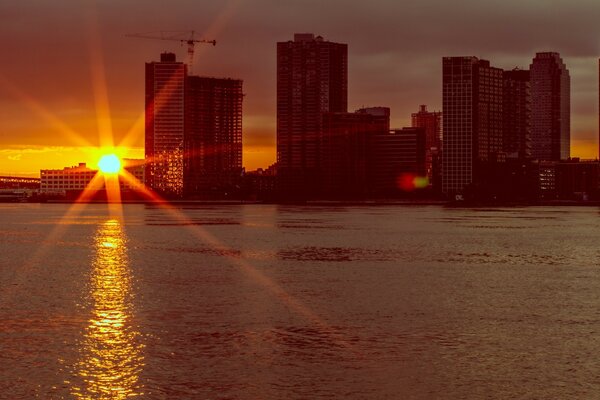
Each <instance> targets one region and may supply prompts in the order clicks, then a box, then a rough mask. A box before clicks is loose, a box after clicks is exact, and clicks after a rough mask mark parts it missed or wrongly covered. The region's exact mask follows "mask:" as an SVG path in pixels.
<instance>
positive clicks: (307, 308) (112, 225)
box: [0, 204, 600, 399]
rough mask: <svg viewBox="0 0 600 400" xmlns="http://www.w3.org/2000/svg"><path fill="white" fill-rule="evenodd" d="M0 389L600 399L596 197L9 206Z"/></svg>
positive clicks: (71, 394)
mask: <svg viewBox="0 0 600 400" xmlns="http://www.w3.org/2000/svg"><path fill="white" fill-rule="evenodd" d="M0 221H1V224H0V393H2V395H0V397H1V398H10V399H18V398H36V397H37V398H42V399H77V398H84V399H87V398H89V399H119V398H129V397H136V396H140V397H143V398H151V399H173V398H182V399H195V398H198V399H281V398H293V399H300V398H302V399H304V398H307V399H308V398H311V399H318V398H351V399H397V398H409V399H410V398H415V399H429V398H516V397H518V398H565V397H575V398H592V397H598V396H600V363H599V362H598V361H597V358H598V357H597V355H598V354H600V340H599V337H600V336H599V334H600V271H599V267H600V246H598V238H600V213H599V210H598V209H595V208H576V207H572V208H571V207H569V208H559V207H553V208H542V207H530V208H500V209H475V210H471V209H448V208H442V207H434V206H431V207H413V206H407V207H402V206H389V207H388V206H380V207H376V206H374V207H340V208H328V207H291V206H272V205H244V206H242V205H240V206H223V207H219V206H210V207H208V206H206V207H202V206H198V207H191V206H185V207H176V208H174V209H171V210H164V209H162V208H160V207H150V206H144V205H126V206H123V209H122V213H120V212H119V210H118V209H113V210H109V209H108V208H107V206H106V205H87V206H75V207H74V208H72V207H71V205H59V204H42V205H38V204H31V205H29V204H4V205H0Z"/></svg>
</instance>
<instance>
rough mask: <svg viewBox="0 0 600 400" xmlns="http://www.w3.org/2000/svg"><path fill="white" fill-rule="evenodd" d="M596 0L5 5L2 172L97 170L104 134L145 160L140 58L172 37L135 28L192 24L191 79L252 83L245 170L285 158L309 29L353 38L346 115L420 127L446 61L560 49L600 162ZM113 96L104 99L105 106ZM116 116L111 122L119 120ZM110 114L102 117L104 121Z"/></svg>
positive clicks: (586, 146) (578, 152) (575, 136)
mask: <svg viewBox="0 0 600 400" xmlns="http://www.w3.org/2000/svg"><path fill="white" fill-rule="evenodd" d="M599 15H600V2H598V1H597V0H571V1H564V0H557V1H553V2H552V5H550V2H548V1H547V0H528V1H522V0H503V1H492V0H490V1H480V0H468V1H467V0H458V1H455V2H449V1H447V0H435V1H434V0H422V1H398V0H373V1H371V2H366V1H354V0H285V1H282V0H215V1H208V0H188V1H185V0H171V1H168V2H167V1H158V0H144V1H141V0H140V1H118V0H104V1H96V2H94V1H81V0H73V1H71V0H60V1H47V0H38V1H29V0H23V1H18V2H16V1H7V0H4V1H2V2H0V43H1V47H0V48H1V49H2V53H3V54H2V63H1V64H0V102H1V107H0V175H7V174H11V175H24V176H37V175H39V169H40V168H62V167H64V166H69V165H74V164H76V163H78V162H80V161H82V162H83V161H87V162H89V163H94V162H95V161H96V160H95V157H96V156H97V152H96V150H95V146H98V145H99V144H100V142H99V136H100V135H99V131H106V130H107V129H108V130H110V129H112V130H113V132H114V137H115V142H116V143H120V142H121V140H122V139H123V138H124V137H126V136H127V137H128V139H130V140H128V145H127V149H123V152H122V155H124V156H130V157H139V158H141V157H143V144H144V143H143V136H144V135H143V124H142V123H140V121H142V120H140V116H141V115H142V113H143V110H144V63H145V62H148V61H154V60H158V58H159V54H160V53H161V52H162V51H165V50H168V51H173V52H175V53H177V55H178V58H179V59H180V60H182V61H185V56H186V48H185V46H184V47H182V46H180V45H179V43H176V42H163V41H153V40H144V39H136V38H130V37H125V35H126V34H128V33H141V32H150V31H160V30H192V29H193V30H196V31H197V32H198V33H199V34H200V35H199V36H200V37H203V38H206V39H216V40H217V46H216V47H212V46H208V45H206V46H203V45H199V46H197V47H196V58H195V64H194V72H195V73H197V74H199V75H206V76H215V77H231V78H237V79H243V80H244V92H245V94H246V96H245V98H244V155H243V156H244V166H245V167H246V168H247V169H255V168H257V167H266V166H268V165H269V164H271V163H273V162H274V160H275V110H276V109H275V91H276V90H275V89H276V87H275V86H276V76H275V71H276V60H275V58H276V42H277V41H285V40H290V39H292V37H293V34H294V32H312V33H315V34H320V35H322V36H324V37H325V39H327V40H331V41H336V42H343V43H347V44H348V52H349V54H348V57H349V110H354V109H356V108H359V107H362V106H388V107H390V108H391V109H392V125H393V126H394V127H402V126H407V125H409V124H410V113H411V112H413V111H416V110H417V109H418V105H419V104H428V105H429V108H430V109H440V108H441V58H442V57H443V56H452V55H475V56H478V57H481V58H486V59H489V60H490V61H491V62H492V65H494V66H497V67H501V68H506V69H509V68H513V67H517V66H518V67H522V68H528V66H529V64H530V62H531V59H532V57H533V55H534V53H535V52H536V51H558V52H560V53H561V55H562V57H563V59H564V61H565V62H566V64H567V67H568V68H569V70H570V72H571V87H572V96H571V98H572V104H571V109H572V111H571V112H572V114H571V115H572V116H571V121H572V141H571V153H572V155H573V156H580V157H583V158H595V157H597V154H598V153H597V147H598V146H597V135H598V112H597V110H598V55H599V54H600V48H599V47H600V26H599V25H598V16H599ZM106 100H107V101H106ZM109 113H110V117H109ZM99 119H100V121H99Z"/></svg>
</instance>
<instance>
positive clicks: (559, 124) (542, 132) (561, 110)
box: [530, 53, 571, 161]
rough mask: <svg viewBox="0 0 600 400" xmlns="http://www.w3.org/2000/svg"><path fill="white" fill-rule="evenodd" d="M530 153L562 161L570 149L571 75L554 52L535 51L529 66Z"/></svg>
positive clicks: (539, 157)
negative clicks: (530, 105) (530, 108)
mask: <svg viewBox="0 0 600 400" xmlns="http://www.w3.org/2000/svg"><path fill="white" fill-rule="evenodd" d="M530 71H531V101H532V114H531V115H532V156H533V158H537V159H539V160H544V161H557V160H564V159H567V158H569V157H570V151H571V142H570V141H571V108H570V107H571V100H570V96H571V78H570V76H569V70H568V69H567V67H566V66H565V64H564V63H563V60H562V59H561V58H560V55H559V54H558V53H537V54H536V56H535V58H534V59H533V62H532V64H531V66H530Z"/></svg>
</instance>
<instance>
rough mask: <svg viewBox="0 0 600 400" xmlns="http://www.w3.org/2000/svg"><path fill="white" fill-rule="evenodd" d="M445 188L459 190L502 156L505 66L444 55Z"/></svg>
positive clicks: (444, 190) (443, 160)
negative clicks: (503, 69)
mask: <svg viewBox="0 0 600 400" xmlns="http://www.w3.org/2000/svg"><path fill="white" fill-rule="evenodd" d="M442 66H443V79H442V82H443V109H442V112H443V115H444V118H443V131H444V143H443V146H444V148H443V158H442V191H443V192H444V193H446V194H449V195H452V194H459V193H462V192H463V191H464V189H465V188H466V187H467V186H469V185H471V184H473V183H478V182H480V181H481V180H483V178H484V175H485V171H486V169H487V168H486V167H487V165H488V164H489V163H493V162H496V161H497V160H498V159H500V158H501V157H502V70H501V69H499V68H494V67H491V66H490V63H489V61H486V60H479V59H478V58H477V57H444V59H443V62H442Z"/></svg>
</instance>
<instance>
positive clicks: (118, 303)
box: [71, 219, 144, 399]
mask: <svg viewBox="0 0 600 400" xmlns="http://www.w3.org/2000/svg"><path fill="white" fill-rule="evenodd" d="M126 245H127V237H126V235H125V232H124V230H123V227H122V226H121V221H120V220H119V219H109V220H107V221H105V222H104V223H102V224H101V225H100V226H99V227H98V230H97V232H96V236H95V238H94V247H95V258H94V261H93V265H92V268H93V269H92V274H91V280H90V285H89V287H90V300H91V302H92V313H91V316H90V319H89V325H88V326H87V328H86V330H85V333H84V338H83V340H82V342H81V344H80V348H79V353H80V360H79V361H78V362H77V364H76V365H75V368H74V374H75V375H76V376H77V378H79V379H77V381H78V382H79V383H80V384H81V386H77V385H73V386H72V390H71V393H72V394H73V396H75V397H77V398H81V399H125V398H129V397H135V396H139V395H143V392H142V389H143V388H142V385H141V384H140V383H139V381H138V378H139V374H140V372H141V370H142V368H143V366H144V356H143V352H142V350H143V345H142V344H141V343H140V341H139V336H140V334H139V332H138V331H136V329H135V327H134V326H133V325H132V318H133V310H132V303H131V302H132V297H133V295H132V289H131V281H132V277H131V271H130V268H129V263H128V257H127V247H126Z"/></svg>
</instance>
